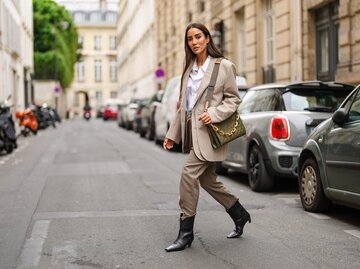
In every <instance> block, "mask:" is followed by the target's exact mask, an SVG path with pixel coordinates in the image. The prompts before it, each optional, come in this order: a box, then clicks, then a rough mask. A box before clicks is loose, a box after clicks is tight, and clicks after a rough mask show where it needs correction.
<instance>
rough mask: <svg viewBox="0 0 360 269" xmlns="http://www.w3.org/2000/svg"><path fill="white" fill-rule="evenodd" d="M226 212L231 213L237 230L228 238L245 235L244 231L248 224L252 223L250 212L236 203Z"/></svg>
mask: <svg viewBox="0 0 360 269" xmlns="http://www.w3.org/2000/svg"><path fill="white" fill-rule="evenodd" d="M226 212H228V213H229V215H230V217H231V218H232V220H233V221H234V223H235V229H234V230H233V231H232V232H231V233H230V234H229V235H228V236H227V238H237V237H240V236H241V235H242V234H243V229H244V226H245V224H246V222H249V223H251V217H250V214H249V212H247V211H246V210H245V208H244V207H243V206H242V205H241V204H240V203H239V201H236V203H235V204H234V205H233V206H232V207H231V208H230V209H229V210H227V211H226Z"/></svg>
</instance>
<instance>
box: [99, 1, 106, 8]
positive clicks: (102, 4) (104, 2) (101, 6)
mask: <svg viewBox="0 0 360 269" xmlns="http://www.w3.org/2000/svg"><path fill="white" fill-rule="evenodd" d="M99 1H100V9H101V10H106V8H107V3H106V0H99Z"/></svg>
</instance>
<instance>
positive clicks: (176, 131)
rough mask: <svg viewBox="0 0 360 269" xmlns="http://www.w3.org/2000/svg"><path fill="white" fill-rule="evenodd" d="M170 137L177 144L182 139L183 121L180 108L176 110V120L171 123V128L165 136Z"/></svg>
mask: <svg viewBox="0 0 360 269" xmlns="http://www.w3.org/2000/svg"><path fill="white" fill-rule="evenodd" d="M165 137H166V138H168V139H171V140H172V141H174V142H175V143H176V144H179V143H180V141H181V121H180V109H178V110H177V111H176V114H175V117H174V120H173V121H172V123H171V124H170V128H169V130H168V132H167V134H166V136H165Z"/></svg>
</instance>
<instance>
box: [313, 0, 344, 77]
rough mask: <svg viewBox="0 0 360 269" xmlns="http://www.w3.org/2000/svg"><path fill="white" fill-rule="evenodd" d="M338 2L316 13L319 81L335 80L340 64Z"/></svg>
mask: <svg viewBox="0 0 360 269" xmlns="http://www.w3.org/2000/svg"><path fill="white" fill-rule="evenodd" d="M338 6H339V3H338V2H337V1H335V2H332V3H330V4H329V5H327V6H325V7H322V8H320V9H319V10H317V11H316V62H317V79H319V80H323V81H332V80H335V72H336V66H337V64H338V63H339V18H338Z"/></svg>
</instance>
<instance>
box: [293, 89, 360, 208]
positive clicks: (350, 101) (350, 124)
mask: <svg viewBox="0 0 360 269" xmlns="http://www.w3.org/2000/svg"><path fill="white" fill-rule="evenodd" d="M299 168H300V169H299V170H300V173H299V177H298V180H299V193H300V198H301V203H302V205H303V207H304V209H305V210H306V211H311V212H321V211H325V210H326V209H328V207H329V206H330V204H331V201H336V202H339V203H342V204H345V205H349V206H351V207H356V208H359V209H360V87H359V86H358V87H357V88H356V89H355V90H354V91H353V92H352V94H351V95H350V96H349V97H348V98H347V99H346V100H345V101H344V103H343V104H342V105H341V107H340V109H338V110H337V111H336V112H335V113H334V114H333V116H332V117H331V118H330V119H328V120H326V121H325V122H323V123H322V124H320V125H319V126H318V127H316V128H315V130H314V132H313V133H312V134H310V136H309V137H308V139H307V141H306V143H305V146H304V148H303V150H302V151H301V154H300V157H299Z"/></svg>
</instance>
